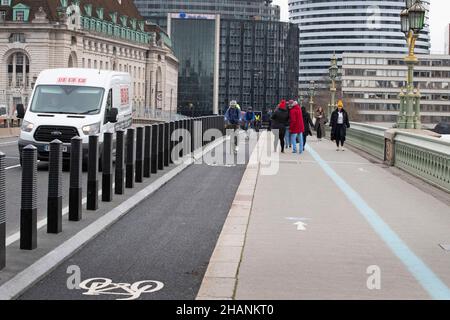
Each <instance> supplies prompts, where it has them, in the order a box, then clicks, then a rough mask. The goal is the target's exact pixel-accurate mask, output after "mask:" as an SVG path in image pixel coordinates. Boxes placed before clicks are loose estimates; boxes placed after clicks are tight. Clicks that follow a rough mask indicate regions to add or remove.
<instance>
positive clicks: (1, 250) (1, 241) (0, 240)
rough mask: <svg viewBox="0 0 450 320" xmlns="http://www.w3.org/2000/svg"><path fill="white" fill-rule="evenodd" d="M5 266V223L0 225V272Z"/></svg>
mask: <svg viewBox="0 0 450 320" xmlns="http://www.w3.org/2000/svg"><path fill="white" fill-rule="evenodd" d="M5 266H6V223H0V270H2V269H3V268H4V267H5Z"/></svg>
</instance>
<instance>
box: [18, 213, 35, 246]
mask: <svg viewBox="0 0 450 320" xmlns="http://www.w3.org/2000/svg"><path fill="white" fill-rule="evenodd" d="M36 248H37V208H36V209H20V249H22V250H34V249H36Z"/></svg>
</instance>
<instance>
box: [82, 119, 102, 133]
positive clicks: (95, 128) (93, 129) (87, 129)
mask: <svg viewBox="0 0 450 320" xmlns="http://www.w3.org/2000/svg"><path fill="white" fill-rule="evenodd" d="M82 130H83V133H84V134H85V135H87V136H90V135H93V134H97V133H99V132H100V122H97V123H93V124H90V125H87V126H84V127H83V128H82Z"/></svg>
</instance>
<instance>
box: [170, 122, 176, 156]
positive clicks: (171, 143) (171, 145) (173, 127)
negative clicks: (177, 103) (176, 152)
mask: <svg viewBox="0 0 450 320" xmlns="http://www.w3.org/2000/svg"><path fill="white" fill-rule="evenodd" d="M174 131H175V121H171V122H170V123H169V163H170V164H173V160H174V159H173V158H172V152H173V147H174V145H175V143H174V141H172V136H173V132H174Z"/></svg>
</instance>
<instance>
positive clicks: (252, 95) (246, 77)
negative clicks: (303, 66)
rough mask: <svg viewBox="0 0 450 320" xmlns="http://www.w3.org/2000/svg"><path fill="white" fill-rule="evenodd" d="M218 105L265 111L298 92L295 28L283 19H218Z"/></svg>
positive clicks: (293, 96) (296, 33) (296, 29)
mask: <svg viewBox="0 0 450 320" xmlns="http://www.w3.org/2000/svg"><path fill="white" fill-rule="evenodd" d="M220 37H221V38H220V39H221V40H220V42H221V43H220V90H219V104H220V106H221V107H222V108H226V107H227V106H228V103H229V101H230V100H237V101H238V102H239V103H240V105H241V107H243V108H244V109H245V108H246V107H249V106H252V107H253V108H254V109H255V110H260V111H265V110H266V109H267V108H269V107H270V108H273V107H275V106H276V105H277V104H278V102H279V101H280V100H281V99H293V98H295V97H297V94H298V28H297V27H296V26H295V25H293V24H289V23H284V22H265V21H242V20H226V19H222V21H221V33H220Z"/></svg>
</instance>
